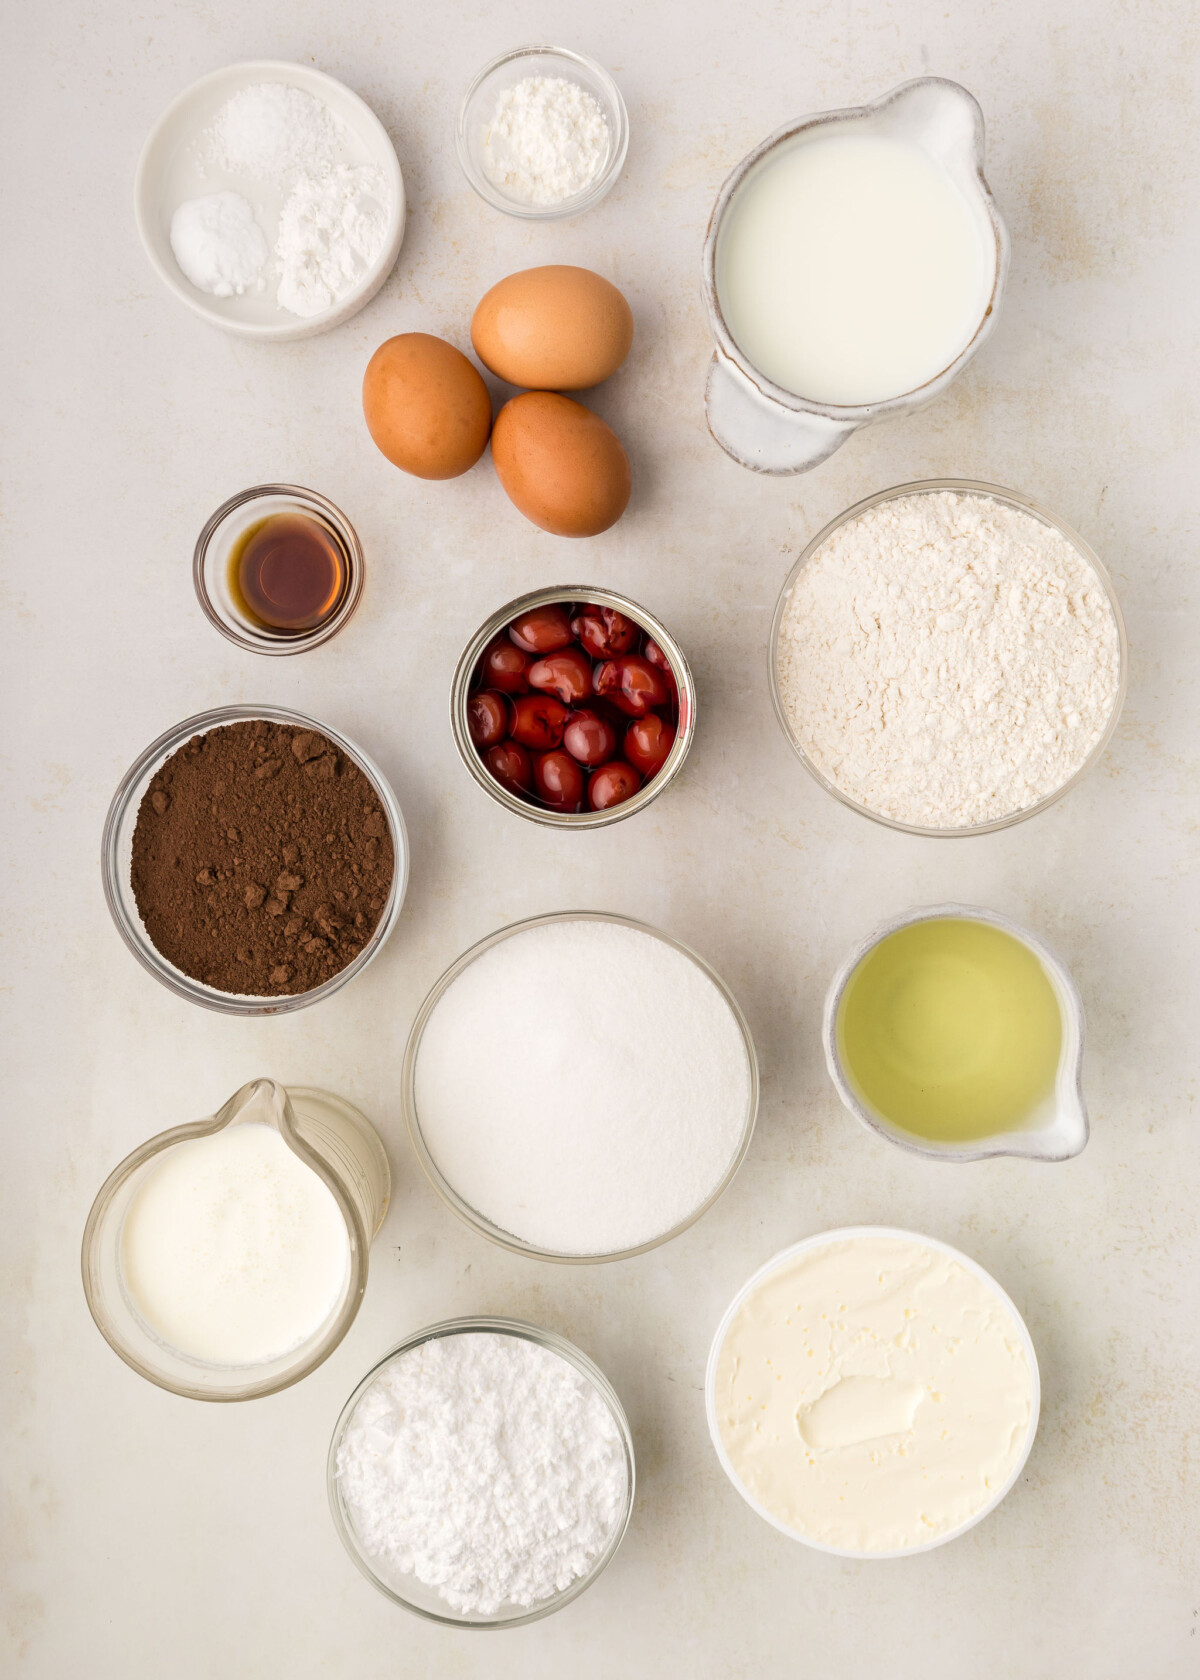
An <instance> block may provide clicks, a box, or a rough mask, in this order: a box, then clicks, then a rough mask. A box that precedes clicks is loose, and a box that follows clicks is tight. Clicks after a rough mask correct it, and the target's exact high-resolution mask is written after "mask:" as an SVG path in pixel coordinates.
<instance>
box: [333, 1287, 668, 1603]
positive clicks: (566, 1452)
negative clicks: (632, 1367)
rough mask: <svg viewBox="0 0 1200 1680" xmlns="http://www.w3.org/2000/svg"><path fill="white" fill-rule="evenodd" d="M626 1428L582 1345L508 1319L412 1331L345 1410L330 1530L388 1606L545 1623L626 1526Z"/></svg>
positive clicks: (591, 1576)
mask: <svg viewBox="0 0 1200 1680" xmlns="http://www.w3.org/2000/svg"><path fill="white" fill-rule="evenodd" d="M634 1483H635V1470H634V1455H633V1438H632V1436H631V1434H630V1431H629V1423H628V1420H627V1418H626V1416H625V1412H624V1408H623V1407H622V1405H621V1402H620V1400H619V1398H618V1397H617V1394H616V1391H615V1389H614V1388H613V1386H612V1384H611V1383H610V1382H609V1381H608V1379H607V1378H606V1377H605V1375H604V1373H603V1372H602V1371H601V1370H599V1369H598V1367H597V1366H596V1365H594V1364H593V1363H592V1361H591V1360H590V1359H589V1358H588V1357H587V1356H586V1354H584V1353H581V1352H580V1350H579V1349H578V1348H577V1347H575V1346H573V1344H572V1343H570V1342H568V1341H566V1340H565V1339H564V1338H563V1337H562V1336H556V1335H555V1334H554V1333H553V1332H552V1331H550V1330H543V1329H541V1328H539V1327H538V1326H537V1325H533V1324H526V1323H523V1322H521V1321H520V1320H517V1319H505V1318H457V1319H449V1320H447V1321H446V1322H444V1323H442V1324H435V1325H432V1326H430V1327H429V1328H428V1329H425V1330H419V1331H417V1333H416V1334H415V1335H412V1336H409V1337H408V1338H407V1339H406V1340H405V1341H403V1342H401V1343H400V1344H399V1345H398V1346H397V1347H394V1348H392V1349H391V1351H390V1352H388V1353H386V1354H385V1355H384V1356H383V1358H382V1359H381V1360H380V1361H379V1362H378V1364H376V1365H374V1366H373V1367H372V1369H371V1370H369V1371H368V1372H367V1374H366V1376H365V1377H364V1378H363V1380H362V1381H361V1382H360V1383H359V1385H358V1387H357V1388H356V1389H355V1390H354V1393H353V1394H352V1395H351V1396H350V1398H349V1400H347V1402H346V1404H345V1406H344V1407H343V1408H342V1414H341V1416H340V1417H339V1419H338V1421H337V1425H336V1427H335V1429H334V1432H333V1440H332V1442H331V1443H330V1448H329V1459H328V1464H327V1473H326V1485H327V1489H328V1494H329V1507H330V1511H331V1513H332V1516H333V1521H334V1526H335V1528H336V1529H337V1532H338V1536H339V1538H340V1539H341V1541H342V1544H343V1545H344V1546H345V1548H346V1550H347V1552H348V1553H349V1554H350V1557H351V1558H352V1559H353V1561H354V1563H355V1564H356V1565H357V1566H358V1568H359V1569H360V1570H361V1571H362V1573H363V1574H364V1575H365V1576H366V1578H367V1580H368V1581H370V1582H371V1584H372V1585H373V1586H375V1587H378V1589H379V1591H380V1592H382V1593H383V1594H384V1595H385V1596H386V1597H388V1598H390V1599H391V1600H392V1602H393V1603H394V1604H399V1605H401V1606H402V1607H403V1608H404V1609H405V1610H410V1611H412V1613H413V1614H414V1615H417V1616H422V1617H424V1618H425V1620H427V1621H431V1622H440V1623H442V1624H443V1625H444V1626H447V1627H463V1628H480V1629H488V1628H505V1627H520V1626H521V1625H522V1624H523V1623H526V1622H536V1621H540V1620H541V1619H542V1618H543V1617H544V1616H549V1615H552V1614H553V1613H554V1611H556V1610H561V1609H562V1608H563V1606H564V1605H566V1604H570V1602H571V1601H572V1599H575V1598H578V1597H579V1595H580V1593H582V1592H585V1591H586V1590H587V1588H588V1587H590V1586H591V1585H592V1583H593V1582H594V1581H595V1580H596V1578H597V1577H598V1576H599V1575H600V1574H601V1573H602V1572H603V1571H604V1569H606V1568H607V1566H608V1564H609V1563H610V1562H611V1561H612V1559H613V1557H614V1556H615V1554H616V1552H617V1549H618V1547H619V1546H620V1544H621V1541H622V1539H623V1538H624V1535H625V1531H626V1529H627V1528H628V1526H629V1518H630V1516H631V1514H632V1511H633V1495H634Z"/></svg>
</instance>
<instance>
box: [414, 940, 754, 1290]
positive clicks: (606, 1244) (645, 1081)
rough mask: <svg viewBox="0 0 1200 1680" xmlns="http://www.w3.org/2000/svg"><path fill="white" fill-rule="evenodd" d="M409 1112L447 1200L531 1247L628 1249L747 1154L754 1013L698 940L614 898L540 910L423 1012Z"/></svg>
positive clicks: (496, 1237)
mask: <svg viewBox="0 0 1200 1680" xmlns="http://www.w3.org/2000/svg"><path fill="white" fill-rule="evenodd" d="M401 1088H402V1093H403V1102H404V1111H405V1117H406V1119H407V1121H408V1128H409V1135H410V1137H411V1138H412V1143H413V1148H414V1149H415V1151H416V1154H417V1158H418V1160H419V1161H420V1163H421V1165H422V1167H423V1168H424V1171H425V1174H426V1176H427V1178H428V1179H429V1181H430V1183H431V1184H432V1185H433V1187H434V1189H435V1190H436V1191H437V1193H438V1194H439V1195H440V1196H441V1198H442V1200H443V1201H444V1202H445V1203H446V1204H447V1205H448V1206H449V1207H450V1208H451V1209H452V1210H453V1211H454V1212H455V1213H456V1214H457V1215H458V1216H459V1218H460V1219H462V1220H464V1221H465V1222H466V1223H467V1224H468V1225H470V1226H471V1227H472V1228H473V1229H474V1230H476V1231H478V1232H480V1234H481V1235H483V1236H485V1237H487V1238H489V1239H490V1240H491V1241H492V1242H494V1243H498V1244H499V1245H500V1246H501V1247H502V1248H507V1249H509V1250H511V1251H512V1252H514V1253H517V1254H525V1255H529V1256H531V1257H535V1258H537V1259H540V1260H551V1261H559V1262H562V1263H566V1264H593V1263H596V1262H599V1261H607V1260H624V1259H629V1258H630V1257H631V1256H633V1255H635V1254H642V1253H644V1252H645V1251H646V1250H648V1249H651V1248H656V1247H657V1246H658V1245H659V1244H660V1243H664V1242H668V1241H670V1240H671V1239H672V1238H674V1237H676V1236H678V1235H679V1234H680V1233H681V1232H682V1231H684V1230H686V1229H687V1227H688V1226H689V1225H691V1224H693V1223H694V1222H695V1221H696V1220H697V1219H699V1218H700V1217H701V1216H702V1215H703V1214H704V1213H706V1212H707V1210H708V1209H709V1208H711V1207H712V1206H713V1204H714V1203H715V1202H716V1201H717V1199H718V1198H719V1197H720V1196H721V1195H722V1193H723V1192H724V1191H725V1189H726V1188H727V1186H728V1185H729V1184H730V1182H731V1181H732V1179H733V1176H734V1174H735V1173H736V1172H737V1169H738V1167H739V1166H740V1165H741V1162H742V1160H743V1159H744V1157H745V1154H746V1151H747V1149H748V1148H749V1145H750V1138H751V1136H752V1134H753V1131H754V1120H755V1115H756V1113H757V1109H758V1066H757V1061H756V1058H755V1053H754V1044H753V1041H752V1039H751V1037H750V1029H749V1027H748V1025H747V1023H746V1020H745V1017H744V1016H743V1014H742V1012H741V1010H740V1009H739V1008H738V1005H737V1003H736V1001H735V999H734V998H733V996H732V994H731V993H730V992H729V990H728V989H727V987H726V986H725V984H724V983H723V981H722V980H721V979H720V978H719V977H718V976H717V974H716V973H715V972H714V971H713V970H712V969H711V968H710V967H709V965H708V964H707V963H706V962H704V961H703V960H702V958H700V957H699V956H697V955H696V953H695V952H694V951H691V950H689V949H688V947H687V946H686V945H683V944H681V943H680V942H679V941H678V940H676V939H672V938H671V937H670V936H669V935H667V934H665V933H662V932H660V931H659V930H658V929H656V928H652V927H648V926H646V924H645V923H643V922H635V921H633V920H631V919H630V918H628V917H625V916H615V915H611V914H607V913H605V912H600V911H586V910H572V911H563V912H560V913H558V914H552V915H548V916H535V917H532V918H530V919H529V920H528V921H523V922H514V923H513V924H511V926H509V927H504V928H500V929H499V930H498V931H497V932H495V933H493V934H491V935H489V937H488V938H486V939H482V940H480V942H479V943H478V944H477V945H474V946H472V948H471V949H470V950H468V951H466V952H464V953H463V955H462V956H461V957H459V959H458V960H457V962H455V963H453V964H452V965H451V966H450V967H449V968H448V969H447V970H446V972H445V973H444V974H443V975H442V977H441V979H440V980H438V981H437V983H436V984H435V985H434V987H433V989H432V990H431V991H430V993H429V995H428V996H427V997H426V999H425V1002H424V1003H423V1004H422V1005H421V1008H420V1010H419V1011H418V1012H417V1017H416V1020H415V1021H414V1022H413V1026H412V1031H411V1033H410V1034H409V1040H408V1046H407V1049H406V1051H405V1056H404V1070H403V1074H402V1083H401Z"/></svg>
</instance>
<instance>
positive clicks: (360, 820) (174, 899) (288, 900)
mask: <svg viewBox="0 0 1200 1680" xmlns="http://www.w3.org/2000/svg"><path fill="white" fill-rule="evenodd" d="M408 864H409V851H408V837H407V834H406V832H405V827H404V817H403V814H402V813H401V810H400V806H399V804H398V803H397V801H396V796H395V794H394V793H393V792H392V790H391V788H390V787H389V786H388V783H387V779H386V778H385V777H384V775H383V773H382V772H381V771H380V770H379V768H378V767H377V766H376V765H375V764H374V763H373V762H372V761H371V759H370V758H369V757H368V756H367V754H366V753H365V752H363V750H362V748H361V747H358V746H356V745H355V744H354V743H353V742H352V741H349V740H348V739H347V738H346V737H345V736H344V735H341V734H339V733H338V731H337V730H335V729H331V728H330V727H329V726H328V725H327V724H324V723H318V722H316V721H315V720H314V719H312V718H309V717H305V716H304V715H303V714H302V713H300V712H291V711H286V710H285V709H284V708H283V707H280V706H255V705H246V706H222V707H219V708H217V709H216V710H214V711H209V712H201V713H199V714H197V716H195V717H190V718H185V719H184V720H183V722H182V723H179V724H177V725H176V726H175V727H174V728H173V729H169V730H168V731H167V732H166V734H164V735H160V736H159V738H158V739H157V740H156V741H152V742H151V744H150V745H149V746H148V747H147V748H146V750H145V752H143V753H142V754H141V756H140V757H139V758H138V760H137V761H136V763H135V764H134V765H133V766H132V767H131V768H130V770H129V772H128V773H127V775H126V776H125V777H124V778H123V780H122V782H121V785H120V787H119V788H118V789H117V791H116V794H115V796H114V798H113V802H112V805H111V806H110V807H109V812H108V817H107V819H106V821H105V824H104V838H103V842H102V854H101V867H102V872H103V879H104V896H105V899H106V901H107V903H108V908H109V910H110V912H111V914H112V918H113V920H114V922H115V923H116V925H117V931H118V932H119V933H120V935H121V937H122V938H123V939H124V941H125V943H126V944H127V945H128V946H129V949H130V950H131V951H132V952H133V954H134V956H135V957H136V958H137V959H138V961H139V962H140V963H141V964H142V967H143V968H145V969H147V970H149V972H150V973H151V974H153V975H154V977H155V979H156V980H159V981H161V983H162V984H163V985H164V986H166V987H168V988H169V989H170V990H171V991H173V992H175V993H176V994H177V995H178V996H179V997H183V998H187V999H188V1001H189V1002H191V1003H198V1004H202V1005H203V1006H204V1007H205V1008H206V1009H215V1010H219V1011H221V1012H222V1013H224V1014H227V1015H277V1014H282V1013H284V1012H286V1011H289V1010H293V1009H303V1008H306V1007H307V1006H308V1005H309V1004H311V1003H317V1002H318V1001H319V1000H320V999H321V998H325V997H329V996H331V995H332V994H333V993H334V992H336V991H338V990H339V989H340V988H341V987H342V986H344V985H345V984H346V983H347V981H349V980H352V979H353V978H354V976H355V975H356V974H360V973H361V972H362V970H363V969H364V968H365V967H366V966H367V964H368V963H369V962H371V961H372V959H373V958H374V957H376V956H377V955H378V953H379V951H380V950H381V949H382V947H383V944H384V942H385V941H386V939H387V938H388V935H389V934H390V933H391V931H392V929H393V928H394V927H395V925H396V922H397V920H398V919H399V915H400V910H401V907H402V905H403V903H404V894H405V890H406V888H407V886H408Z"/></svg>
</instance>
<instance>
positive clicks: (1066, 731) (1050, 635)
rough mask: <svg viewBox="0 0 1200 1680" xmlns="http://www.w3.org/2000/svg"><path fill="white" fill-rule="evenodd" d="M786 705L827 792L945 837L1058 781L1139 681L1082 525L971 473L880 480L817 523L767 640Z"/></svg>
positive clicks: (1082, 769)
mask: <svg viewBox="0 0 1200 1680" xmlns="http://www.w3.org/2000/svg"><path fill="white" fill-rule="evenodd" d="M768 658H769V681H770V687H771V698H772V701H773V703H774V707H775V714H776V716H777V717H778V719H779V723H780V726H781V727H782V729H783V732H784V734H785V736H786V737H787V739H788V742H789V743H790V745H791V747H792V749H793V751H794V752H795V754H796V756H797V757H798V758H799V760H800V762H801V764H803V766H804V768H805V769H806V770H807V771H808V772H809V774H810V775H811V776H813V778H814V779H815V780H816V781H818V782H819V783H820V784H821V786H822V787H823V788H824V789H825V790H826V792H827V793H831V794H832V795H833V797H834V798H835V799H838V800H840V801H841V802H842V804H843V805H849V806H850V807H851V809H852V810H855V811H859V812H861V813H862V815H863V816H865V817H870V818H871V819H872V820H873V821H874V822H878V823H882V824H884V825H885V826H886V827H888V828H896V829H899V830H901V831H902V832H903V833H906V834H919V835H927V836H931V837H942V836H964V835H974V834H990V833H993V832H994V831H995V830H997V829H1002V828H1007V827H1009V826H1010V825H1011V824H1013V823H1017V822H1023V821H1024V820H1025V819H1026V818H1027V817H1033V816H1036V815H1037V814H1038V812H1039V811H1044V810H1045V809H1046V808H1047V806H1049V805H1053V804H1054V803H1055V801H1056V800H1059V799H1061V798H1062V796H1063V795H1064V794H1065V793H1067V792H1068V791H1069V790H1070V789H1071V788H1073V787H1074V786H1075V784H1076V783H1077V782H1078V781H1079V780H1080V778H1081V777H1083V776H1084V775H1086V773H1087V771H1088V770H1089V769H1090V768H1091V767H1092V765H1093V764H1095V762H1096V760H1097V759H1098V758H1099V757H1100V755H1101V754H1102V753H1103V751H1104V749H1105V747H1106V746H1107V745H1108V742H1109V740H1110V738H1111V736H1112V733H1113V730H1114V729H1115V728H1116V726H1117V720H1118V718H1119V716H1120V713H1121V707H1122V704H1123V702H1124V699H1125V687H1126V681H1127V667H1128V645H1127V642H1126V638H1125V625H1124V621H1123V619H1122V617H1121V609H1120V606H1119V605H1118V603H1117V598H1116V595H1115V594H1114V592H1113V586H1112V581H1111V579H1110V578H1109V576H1108V573H1107V572H1106V571H1105V569H1104V566H1103V565H1102V564H1101V562H1100V560H1099V559H1098V558H1097V556H1096V554H1095V553H1094V552H1093V551H1092V549H1091V548H1090V547H1089V546H1088V544H1087V543H1086V542H1085V541H1084V540H1083V538H1082V537H1081V536H1079V535H1078V533H1077V532H1075V531H1073V530H1072V529H1071V527H1070V526H1069V525H1067V524H1065V523H1064V521H1062V520H1061V519H1059V518H1058V517H1057V516H1056V515H1055V514H1052V513H1049V512H1047V510H1046V509H1044V508H1042V507H1039V506H1038V504H1037V503H1036V502H1034V501H1032V500H1031V499H1030V498H1029V497H1027V496H1022V495H1020V494H1018V493H1017V492H1016V491H1013V490H1005V489H1001V488H1000V487H999V486H997V485H994V484H985V483H980V482H977V481H975V480H973V479H950V478H947V479H927V480H924V481H922V482H920V483H914V484H900V485H896V486H895V487H894V488H892V489H890V490H881V491H879V492H877V493H876V494H875V495H874V496H868V497H867V498H866V499H865V500H864V501H861V502H857V503H855V505H854V506H853V507H851V508H848V509H847V510H846V512H845V513H843V514H841V515H840V516H839V517H838V518H837V519H835V520H833V521H832V523H830V524H829V525H827V526H826V527H825V528H824V530H823V531H820V532H818V533H817V535H816V536H815V537H814V538H813V539H812V541H811V542H810V543H809V544H808V546H807V547H806V548H805V550H804V552H803V553H802V554H801V555H800V558H799V559H798V560H797V562H796V564H795V566H793V568H792V570H791V571H790V572H789V574H788V576H787V579H786V580H785V582H784V585H783V589H782V591H781V593H780V596H779V601H778V604H777V606H776V608H775V617H774V621H773V623H772V626H771V635H770V640H769V644H768Z"/></svg>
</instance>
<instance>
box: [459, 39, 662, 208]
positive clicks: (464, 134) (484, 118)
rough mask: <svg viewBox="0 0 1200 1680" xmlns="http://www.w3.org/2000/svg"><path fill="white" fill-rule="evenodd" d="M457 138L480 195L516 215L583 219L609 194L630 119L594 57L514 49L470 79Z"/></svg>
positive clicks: (546, 49) (622, 156) (625, 147)
mask: <svg viewBox="0 0 1200 1680" xmlns="http://www.w3.org/2000/svg"><path fill="white" fill-rule="evenodd" d="M454 139H455V147H456V150H457V152H458V161H459V163H460V164H461V165H462V169H463V174H464V175H465V176H466V177H467V180H468V181H469V182H470V183H471V185H472V187H474V189H475V191H476V192H477V193H478V194H479V196H480V198H482V199H485V200H486V202H487V203H488V204H490V205H492V206H493V208H494V209H496V210H503V211H505V212H506V213H507V214H508V215H510V216H524V217H527V218H529V219H530V220H552V219H553V218H555V217H558V216H578V215H580V214H581V213H582V212H583V211H584V210H590V209H591V208H592V206H593V205H595V204H598V203H599V202H600V200H601V199H602V198H603V197H604V195H605V193H607V192H608V190H609V188H610V187H611V186H612V184H613V182H614V181H615V180H616V178H617V176H618V175H619V174H620V172H621V169H622V166H623V165H624V162H625V154H626V152H627V151H628V149H629V117H628V114H627V113H626V110H625V101H624V100H623V99H622V98H621V90H620V89H619V88H618V87H617V84H616V83H615V82H614V81H613V79H612V77H611V76H610V75H609V73H608V71H607V70H605V69H604V67H603V65H600V64H597V63H596V62H595V60H594V59H591V58H587V57H585V56H584V54H583V53H577V52H571V51H570V50H569V49H568V48H567V47H517V48H515V49H514V51H512V52H507V53H503V54H502V55H501V56H500V57H499V58H495V59H493V60H492V62H491V63H490V64H485V65H484V67H483V69H482V70H481V71H480V72H479V74H478V75H477V76H476V77H475V78H474V79H473V80H472V82H471V84H470V86H469V87H468V88H467V91H466V93H465V94H464V95H463V100H462V104H461V106H460V107H459V112H458V123H457V126H456V128H455V136H454Z"/></svg>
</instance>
